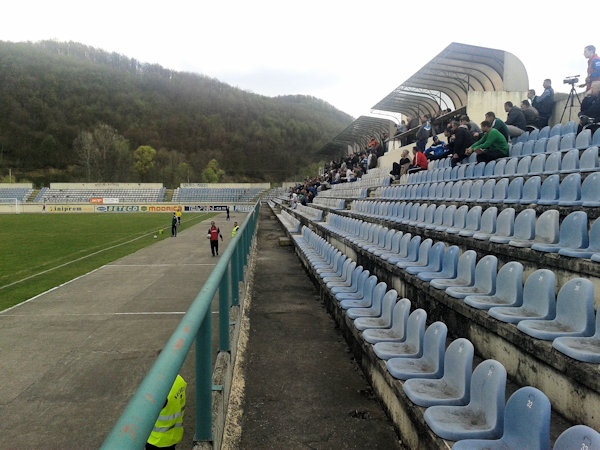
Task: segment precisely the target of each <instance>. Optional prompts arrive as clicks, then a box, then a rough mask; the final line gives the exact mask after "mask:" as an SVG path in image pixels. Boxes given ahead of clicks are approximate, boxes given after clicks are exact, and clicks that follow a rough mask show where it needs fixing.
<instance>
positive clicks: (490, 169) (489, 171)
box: [483, 159, 496, 178]
mask: <svg viewBox="0 0 600 450" xmlns="http://www.w3.org/2000/svg"><path fill="white" fill-rule="evenodd" d="M495 167H496V160H495V159H494V160H492V161H488V162H487V163H486V165H485V169H484V171H483V178H488V177H491V176H492V175H494V168H495Z"/></svg>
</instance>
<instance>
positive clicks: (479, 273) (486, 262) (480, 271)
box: [474, 255, 498, 294]
mask: <svg viewBox="0 0 600 450" xmlns="http://www.w3.org/2000/svg"><path fill="white" fill-rule="evenodd" d="M497 269H498V258H496V257H495V256H494V255H485V256H484V257H483V258H481V259H480V260H479V262H478V263H477V265H476V266H475V283H474V286H475V287H476V288H477V290H478V291H479V292H486V293H489V294H494V293H495V292H496V272H497Z"/></svg>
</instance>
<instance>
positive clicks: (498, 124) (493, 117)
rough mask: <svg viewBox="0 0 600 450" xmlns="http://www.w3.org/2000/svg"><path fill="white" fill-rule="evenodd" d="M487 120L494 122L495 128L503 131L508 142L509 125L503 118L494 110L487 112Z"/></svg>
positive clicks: (493, 126)
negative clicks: (497, 115) (499, 117)
mask: <svg viewBox="0 0 600 450" xmlns="http://www.w3.org/2000/svg"><path fill="white" fill-rule="evenodd" d="M485 120H487V121H488V122H489V123H491V124H492V128H495V129H496V130H498V131H499V132H500V133H502V136H504V139H506V142H508V139H509V137H508V127H507V126H506V124H505V123H504V122H503V121H502V120H500V119H498V118H497V117H496V114H495V113H494V112H493V111H490V112H487V113H485Z"/></svg>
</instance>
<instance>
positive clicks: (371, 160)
mask: <svg viewBox="0 0 600 450" xmlns="http://www.w3.org/2000/svg"><path fill="white" fill-rule="evenodd" d="M375 167H377V154H376V153H375V152H373V151H371V152H370V153H369V156H368V157H367V170H371V169H374V168H375Z"/></svg>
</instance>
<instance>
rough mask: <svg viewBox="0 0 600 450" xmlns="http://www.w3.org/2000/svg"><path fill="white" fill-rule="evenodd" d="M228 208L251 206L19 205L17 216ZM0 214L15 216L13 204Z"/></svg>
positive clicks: (237, 209)
mask: <svg viewBox="0 0 600 450" xmlns="http://www.w3.org/2000/svg"><path fill="white" fill-rule="evenodd" d="M227 207H229V209H230V211H231V212H248V211H250V210H251V209H252V205H251V204H202V203H198V204H196V203H194V204H189V203H185V204H184V203H173V204H168V203H156V204H154V203H152V204H147V203H145V204H125V203H119V204H114V205H96V204H91V203H80V204H77V203H67V204H54V203H52V204H46V206H45V209H44V205H43V204H42V203H19V204H18V206H17V208H18V211H17V212H18V213H19V214H36V213H37V214H39V213H44V214H65V213H67V214H82V213H84V214H85V213H173V212H175V211H177V210H179V209H182V211H183V212H184V213H198V212H224V211H225V210H226V208H227ZM0 214H15V204H14V203H11V204H3V203H1V204H0Z"/></svg>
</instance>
